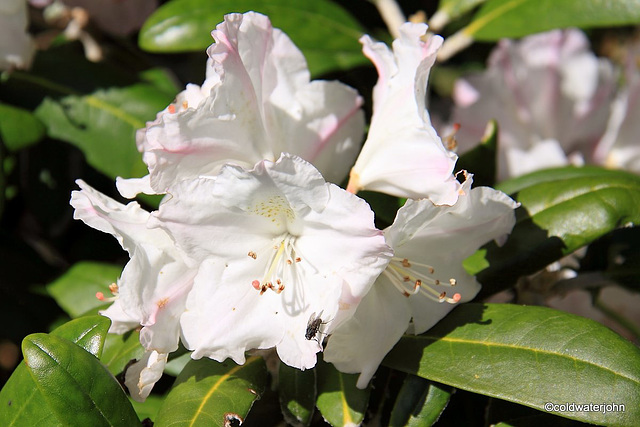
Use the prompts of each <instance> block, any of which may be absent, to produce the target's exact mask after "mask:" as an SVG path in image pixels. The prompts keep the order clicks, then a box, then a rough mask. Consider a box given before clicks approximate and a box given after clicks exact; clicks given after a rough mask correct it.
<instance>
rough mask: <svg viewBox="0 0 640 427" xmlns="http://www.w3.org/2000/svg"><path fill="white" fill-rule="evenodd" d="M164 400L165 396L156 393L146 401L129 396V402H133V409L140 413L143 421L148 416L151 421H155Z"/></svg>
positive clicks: (139, 415)
mask: <svg viewBox="0 0 640 427" xmlns="http://www.w3.org/2000/svg"><path fill="white" fill-rule="evenodd" d="M163 402H164V397H163V396H156V395H155V394H150V395H149V396H148V397H147V398H146V399H145V401H144V402H136V401H135V400H133V399H131V398H129V403H131V405H132V406H133V409H134V410H135V411H136V413H137V414H138V418H139V419H140V421H143V420H144V419H146V418H149V419H150V420H151V421H155V419H156V416H157V415H158V411H159V410H160V406H162V403H163Z"/></svg>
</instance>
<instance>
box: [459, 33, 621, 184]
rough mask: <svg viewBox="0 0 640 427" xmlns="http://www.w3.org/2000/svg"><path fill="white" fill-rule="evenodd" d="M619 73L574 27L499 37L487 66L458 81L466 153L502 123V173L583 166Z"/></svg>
mask: <svg viewBox="0 0 640 427" xmlns="http://www.w3.org/2000/svg"><path fill="white" fill-rule="evenodd" d="M615 87H616V75H615V73H614V70H613V67H612V65H611V63H609V62H608V61H606V60H604V59H599V58H597V57H596V56H595V55H594V54H593V52H591V50H590V49H589V42H588V40H587V38H586V37H585V35H584V34H583V33H582V32H581V31H579V30H576V29H569V30H554V31H550V32H547V33H542V34H536V35H532V36H529V37H525V38H523V39H522V40H521V41H512V40H506V39H505V40H501V41H500V43H499V44H498V46H497V47H496V49H495V50H494V51H493V52H492V54H491V56H490V58H489V61H488V68H487V70H486V71H485V72H483V73H480V74H476V75H471V76H469V77H466V78H464V79H460V80H458V81H457V82H456V84H455V87H454V101H455V103H456V108H455V109H454V112H453V117H452V121H453V122H455V123H457V124H459V125H460V129H459V131H458V133H457V134H456V139H457V141H458V144H459V150H460V152H465V151H467V150H469V149H470V148H472V147H473V146H475V145H477V144H478V142H479V141H480V140H481V138H482V135H483V133H484V130H485V127H486V125H487V122H488V121H489V120H492V119H496V120H497V122H498V129H499V159H498V176H499V178H500V179H505V178H508V177H513V176H518V175H523V174H525V173H528V172H532V171H534V170H537V169H542V168H546V167H554V166H563V165H567V164H569V163H573V164H582V163H583V162H584V161H589V160H590V157H591V155H592V153H593V148H594V146H595V144H596V143H597V142H598V140H599V139H600V137H601V136H602V134H603V133H604V131H605V128H606V124H607V120H608V117H609V112H610V107H611V101H612V98H613V96H614V92H615Z"/></svg>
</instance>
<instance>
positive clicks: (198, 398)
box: [155, 356, 267, 427]
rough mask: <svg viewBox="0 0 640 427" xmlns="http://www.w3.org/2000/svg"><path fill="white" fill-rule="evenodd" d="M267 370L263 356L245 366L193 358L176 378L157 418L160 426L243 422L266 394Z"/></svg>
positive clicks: (253, 358) (217, 424) (247, 362)
mask: <svg viewBox="0 0 640 427" xmlns="http://www.w3.org/2000/svg"><path fill="white" fill-rule="evenodd" d="M266 381H267V371H266V367H265V365H264V361H263V359H262V358H261V357H257V356H255V357H250V358H249V359H247V361H246V363H245V364H244V365H236V364H235V363H233V362H231V361H226V362H224V363H219V362H216V361H214V360H210V359H200V360H192V361H190V362H189V363H188V364H187V366H186V367H185V368H184V370H183V371H182V373H181V374H180V375H179V376H178V378H177V379H176V382H175V384H174V385H173V388H172V389H171V391H170V392H169V394H168V396H167V398H166V399H165V401H164V403H163V405H162V407H161V408H160V412H159V413H158V416H157V418H156V424H155V425H156V426H158V427H161V426H166V425H171V426H175V427H178V426H224V425H225V422H231V421H234V420H236V421H237V420H239V421H240V422H242V421H243V420H244V418H245V417H246V416H247V414H248V413H249V409H251V406H252V405H253V402H254V401H256V400H257V399H259V398H260V396H262V393H263V392H264V389H265V386H266Z"/></svg>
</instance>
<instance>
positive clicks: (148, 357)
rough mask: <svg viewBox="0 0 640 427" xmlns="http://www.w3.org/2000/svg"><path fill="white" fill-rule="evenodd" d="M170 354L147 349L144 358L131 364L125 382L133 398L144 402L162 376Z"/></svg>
mask: <svg viewBox="0 0 640 427" xmlns="http://www.w3.org/2000/svg"><path fill="white" fill-rule="evenodd" d="M168 356H169V355H168V354H166V353H159V352H157V351H147V352H146V353H145V354H144V356H142V359H140V360H139V361H137V362H136V363H134V364H133V365H131V366H129V368H128V369H127V371H126V373H125V380H124V384H125V385H126V386H127V389H128V390H129V393H130V394H131V398H132V399H133V400H135V401H137V402H144V401H145V400H146V399H147V397H148V396H149V393H151V389H153V386H154V385H155V383H156V382H158V380H159V379H160V377H162V372H163V371H164V367H165V365H166V364H167V357H168Z"/></svg>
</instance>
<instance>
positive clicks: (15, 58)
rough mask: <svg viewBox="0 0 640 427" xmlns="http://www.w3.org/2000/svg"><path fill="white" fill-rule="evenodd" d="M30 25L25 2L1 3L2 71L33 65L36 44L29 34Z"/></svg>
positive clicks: (13, 0)
mask: <svg viewBox="0 0 640 427" xmlns="http://www.w3.org/2000/svg"><path fill="white" fill-rule="evenodd" d="M28 25H29V22H28V18H27V2H26V1H25V0H2V2H0V70H7V69H9V68H13V67H16V68H28V67H29V66H30V65H31V59H32V56H33V51H34V44H33V41H32V40H31V36H29V34H28V33H27V26H28Z"/></svg>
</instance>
